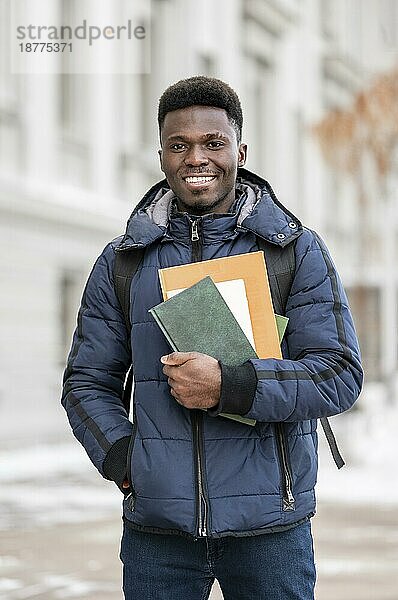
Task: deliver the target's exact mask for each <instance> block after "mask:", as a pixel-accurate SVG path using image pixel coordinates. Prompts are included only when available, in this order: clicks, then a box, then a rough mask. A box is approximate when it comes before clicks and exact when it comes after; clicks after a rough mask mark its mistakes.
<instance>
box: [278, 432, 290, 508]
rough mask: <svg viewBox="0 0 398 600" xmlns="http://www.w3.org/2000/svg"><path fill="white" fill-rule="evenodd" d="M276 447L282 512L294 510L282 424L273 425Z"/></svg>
mask: <svg viewBox="0 0 398 600" xmlns="http://www.w3.org/2000/svg"><path fill="white" fill-rule="evenodd" d="M275 429H276V435H277V438H276V439H277V445H278V452H279V460H280V464H281V470H282V490H283V510H284V511H292V510H295V499H294V496H293V492H292V476H291V473H290V468H289V461H288V457H287V449H286V439H285V432H284V429H283V425H282V423H276V424H275Z"/></svg>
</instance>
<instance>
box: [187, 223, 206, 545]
mask: <svg viewBox="0 0 398 600" xmlns="http://www.w3.org/2000/svg"><path fill="white" fill-rule="evenodd" d="M188 218H189V221H190V224H191V243H192V262H199V261H201V260H202V240H201V236H200V233H199V223H200V219H195V220H194V221H193V220H192V219H191V218H190V217H188ZM191 416H192V428H193V438H194V445H195V450H196V470H197V483H198V497H197V504H198V513H197V514H198V523H197V530H198V537H206V536H207V515H208V501H207V498H206V490H205V485H204V472H203V464H204V458H203V431H202V426H203V413H202V411H201V410H195V411H192V415H191Z"/></svg>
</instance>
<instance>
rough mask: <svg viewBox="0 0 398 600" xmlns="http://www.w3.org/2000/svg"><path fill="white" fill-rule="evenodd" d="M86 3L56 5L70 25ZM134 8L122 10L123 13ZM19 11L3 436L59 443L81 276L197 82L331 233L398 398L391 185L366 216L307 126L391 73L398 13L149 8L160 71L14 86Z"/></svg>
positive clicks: (153, 168) (147, 181) (368, 337)
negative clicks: (185, 82) (203, 81)
mask: <svg viewBox="0 0 398 600" xmlns="http://www.w3.org/2000/svg"><path fill="white" fill-rule="evenodd" d="M148 1H149V0H148ZM81 4H82V3H78V2H77V1H75V0H59V1H58V2H53V1H52V5H56V7H57V10H58V11H59V15H61V16H62V15H64V18H65V19H66V18H67V16H68V14H69V15H70V12H68V11H72V13H73V11H79V10H81V8H79V6H80V5H81ZM91 6H93V4H91ZM128 6H129V3H128V2H127V0H126V2H125V3H123V2H119V4H118V3H115V7H117V10H118V13H117V14H116V13H115V17H120V15H121V13H120V7H121V9H122V11H123V10H124V9H125V11H127V13H128ZM9 9H10V3H9V1H8V0H0V44H1V50H0V234H1V235H0V248H1V251H0V275H1V289H2V293H1V300H0V306H1V308H0V328H1V332H2V336H1V337H2V343H1V346H0V434H1V436H2V439H7V438H9V439H12V438H17V437H19V438H24V439H32V440H35V439H38V438H39V437H42V436H47V437H49V438H51V437H54V436H59V435H61V434H63V433H64V432H66V430H67V429H66V424H65V417H64V415H63V414H62V412H61V409H60V407H59V395H60V381H61V375H62V370H63V367H64V363H65V359H66V354H67V351H68V348H69V345H70V340H71V334H72V331H73V328H74V324H75V318H76V311H77V307H78V303H79V299H80V296H81V293H82V289H83V286H84V281H85V279H86V278H87V275H88V272H89V270H90V267H91V264H92V263H93V261H94V259H95V257H96V256H97V255H98V254H99V253H100V251H101V249H102V247H103V246H104V245H105V243H106V242H107V241H108V240H109V239H112V238H113V237H115V236H116V235H118V234H119V233H121V232H122V231H123V229H124V227H125V221H126V219H127V217H128V216H129V214H130V212H131V210H132V208H133V207H134V205H135V204H136V203H137V201H138V200H139V199H140V197H141V196H142V194H143V193H144V192H145V190H146V189H147V188H148V187H149V186H150V185H152V184H153V183H154V181H156V180H158V179H160V178H161V177H162V173H161V171H160V169H159V165H158V157H157V148H158V131H157V121H156V113H157V101H158V98H159V96H160V94H161V93H162V91H163V90H164V89H165V88H166V87H167V86H168V85H169V84H170V83H172V82H174V81H176V80H178V79H180V78H183V77H189V76H192V75H196V74H205V75H212V76H216V77H220V78H221V79H224V80H225V81H227V82H228V83H230V85H231V86H232V87H234V88H235V89H236V91H237V92H238V94H239V95H240V98H241V101H242V106H243V109H244V119H245V121H244V140H245V141H246V142H247V143H248V145H249V152H248V163H247V167H248V168H249V169H251V170H254V171H257V172H258V173H259V174H261V175H262V176H264V177H265V178H266V179H268V180H269V181H270V182H271V184H272V186H273V188H274V189H275V191H276V193H277V195H278V197H279V198H280V200H281V201H282V202H283V203H284V204H285V205H287V206H288V207H289V208H290V210H291V211H292V212H294V213H296V214H297V216H298V217H299V218H300V219H301V220H302V221H303V222H304V223H305V224H306V225H308V226H309V227H311V228H315V229H317V230H318V231H319V232H320V233H321V235H323V237H324V238H325V240H326V242H327V243H328V245H329V247H330V248H331V250H332V254H333V256H334V258H335V262H336V263H337V266H338V268H339V270H340V272H341V274H342V277H343V280H344V283H345V285H346V287H347V289H348V292H349V295H350V299H351V302H352V306H353V309H354V315H355V317H356V323H357V328H358V331H359V334H360V338H361V342H362V351H363V354H364V360H365V366H366V369H367V373H368V382H369V383H370V382H372V381H374V382H379V383H380V384H381V385H382V386H384V387H383V389H386V390H387V389H392V386H393V385H395V377H396V372H397V349H396V345H397V341H396V340H397V317H398V315H397V279H396V274H395V272H394V263H395V261H396V259H397V247H396V243H397V232H398V228H397V208H396V198H395V196H396V195H397V186H396V185H395V186H394V180H393V177H390V178H389V179H388V181H386V182H384V183H383V185H380V182H378V181H377V178H376V177H375V176H374V175H373V174H372V169H371V166H370V167H369V169H368V170H366V173H365V174H364V175H363V176H364V178H365V179H364V181H365V186H366V189H367V190H369V194H368V196H367V201H366V203H365V204H364V203H361V198H358V194H357V191H356V188H355V185H354V184H353V182H352V180H351V179H350V177H349V176H347V175H345V174H340V173H337V172H334V171H333V170H331V169H330V167H329V166H328V165H327V164H326V163H325V161H324V159H323V158H322V154H321V152H320V148H319V144H318V142H317V140H316V139H315V137H314V135H313V134H312V130H311V127H312V126H313V125H314V123H316V122H317V121H318V120H319V119H321V118H322V117H323V115H324V114H325V113H327V111H328V110H330V109H331V108H334V107H336V106H338V107H344V106H346V105H348V104H349V103H350V102H351V101H352V99H353V98H354V96H355V94H356V93H357V92H358V91H359V90H360V89H361V88H362V87H363V86H365V85H366V84H367V82H368V81H369V80H370V79H371V77H372V76H373V75H374V74H376V73H377V72H379V71H381V70H383V69H388V68H390V67H391V65H392V64H393V63H394V61H396V59H397V55H398V52H397V45H398V40H396V39H394V36H395V30H394V28H391V24H392V23H395V24H397V23H398V17H397V14H396V13H397V10H396V3H395V2H391V1H389V0H385V1H384V0H378V1H377V0H367V1H366V2H363V1H362V0H333V1H332V0H218V1H217V2H214V1H213V0H202V2H200V3H197V2H194V1H193V0H192V1H191V0H152V5H151V18H150V19H148V22H147V23H146V27H147V28H148V29H150V33H151V38H150V61H151V69H150V72H149V73H141V74H140V73H138V74H130V75H126V74H125V75H123V74H112V69H111V72H110V74H105V75H104V74H102V75H95V74H75V75H71V74H69V75H68V74H59V75H33V74H30V75H29V74H25V75H24V74H20V75H16V74H11V73H10V72H9V56H8V55H9V44H10V39H9V38H10V31H9V28H8V24H9ZM92 10H93V9H92ZM115 11H116V8H115ZM127 13H126V14H127ZM91 16H92V18H93V19H95V16H96V15H95V12H94V13H93V14H92V15H91ZM116 70H117V69H116V67H115V71H116ZM395 183H396V181H395ZM16 418H17V420H18V425H17V424H16ZM16 425H17V426H16Z"/></svg>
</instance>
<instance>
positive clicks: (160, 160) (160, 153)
mask: <svg viewBox="0 0 398 600" xmlns="http://www.w3.org/2000/svg"><path fill="white" fill-rule="evenodd" d="M158 155H159V162H160V169H161V170H162V171H163V173H164V169H163V161H162V151H161V150H158Z"/></svg>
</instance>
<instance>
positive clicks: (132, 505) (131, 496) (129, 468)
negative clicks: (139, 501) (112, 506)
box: [126, 424, 137, 511]
mask: <svg viewBox="0 0 398 600" xmlns="http://www.w3.org/2000/svg"><path fill="white" fill-rule="evenodd" d="M136 433H137V426H136V425H135V424H133V431H132V433H131V437H130V442H129V446H128V451H127V481H128V482H129V486H130V494H129V495H128V496H127V498H126V500H128V506H129V509H130V510H131V511H133V510H134V508H135V499H136V493H135V489H134V483H133V469H132V464H131V463H132V460H131V459H132V455H133V450H134V442H135V437H136Z"/></svg>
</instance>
